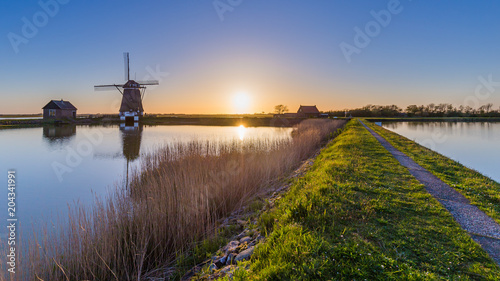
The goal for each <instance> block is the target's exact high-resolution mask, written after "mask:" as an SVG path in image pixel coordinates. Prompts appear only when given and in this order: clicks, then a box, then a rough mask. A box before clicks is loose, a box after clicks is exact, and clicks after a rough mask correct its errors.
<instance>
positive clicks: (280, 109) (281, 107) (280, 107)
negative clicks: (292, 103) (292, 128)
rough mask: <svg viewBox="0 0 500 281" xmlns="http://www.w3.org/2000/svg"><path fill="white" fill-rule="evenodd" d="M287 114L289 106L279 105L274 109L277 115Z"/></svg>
mask: <svg viewBox="0 0 500 281" xmlns="http://www.w3.org/2000/svg"><path fill="white" fill-rule="evenodd" d="M285 112H288V106H286V105H282V104H278V105H277V106H275V107H274V113H276V114H283V113H285Z"/></svg>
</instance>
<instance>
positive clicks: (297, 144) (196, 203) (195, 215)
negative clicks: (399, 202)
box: [22, 120, 345, 281]
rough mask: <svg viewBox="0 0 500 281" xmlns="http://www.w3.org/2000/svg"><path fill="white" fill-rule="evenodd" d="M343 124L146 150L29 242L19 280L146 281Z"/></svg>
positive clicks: (317, 123) (319, 123)
mask: <svg viewBox="0 0 500 281" xmlns="http://www.w3.org/2000/svg"><path fill="white" fill-rule="evenodd" d="M344 123H345V122H344V121H341V120H306V121H304V122H302V123H301V124H299V125H298V126H296V127H295V128H294V130H293V133H292V137H291V138H290V139H288V140H279V141H277V140H262V141H260V140H255V141H252V142H239V141H234V142H232V143H227V142H226V143H214V142H204V141H193V142H190V143H183V144H182V143H177V144H174V145H168V146H165V147H163V148H161V149H159V150H158V151H157V152H155V153H150V154H148V155H146V156H145V157H144V158H143V161H142V168H141V169H140V172H139V173H135V174H134V175H133V176H132V180H131V182H130V184H129V185H128V187H127V188H125V187H121V188H118V189H117V190H116V191H115V192H114V193H113V194H112V195H110V196H108V197H106V198H102V199H99V198H97V199H96V203H95V204H94V205H93V206H92V207H91V208H85V207H82V206H73V207H72V209H71V210H70V217H69V224H68V226H66V227H64V228H61V229H57V231H55V232H53V233H52V232H51V233H47V232H46V234H45V235H42V236H40V235H38V236H37V237H36V238H35V239H33V241H32V242H31V243H30V246H29V250H28V251H29V262H25V265H24V266H28V268H29V270H27V271H28V272H29V273H27V274H25V276H24V277H22V279H24V280H47V281H48V280H120V281H123V280H145V279H146V277H147V276H148V274H149V273H151V272H153V271H155V270H157V269H158V268H163V267H165V266H167V265H168V264H170V263H172V261H173V260H174V259H175V257H176V253H179V251H182V250H186V249H188V248H189V247H191V246H192V245H193V243H195V242H196V241H200V240H201V239H203V238H205V237H207V235H210V234H211V233H213V230H214V229H215V227H216V222H217V221H218V220H219V219H220V218H223V217H224V216H226V215H228V214H229V213H230V212H232V211H234V210H236V209H238V208H240V207H241V206H242V204H244V203H245V202H247V201H248V199H249V198H251V197H252V196H253V195H255V194H256V193H257V192H259V191H261V190H262V189H263V188H265V187H266V186H268V185H269V183H270V182H271V181H273V180H275V179H277V178H280V177H282V176H284V175H286V174H287V173H289V172H291V171H292V170H293V169H294V168H296V167H297V166H298V165H299V164H300V162H301V161H302V160H304V159H306V158H307V157H309V156H310V155H312V154H313V153H314V152H315V151H316V150H317V149H318V148H319V147H320V146H321V144H322V142H323V141H324V140H325V139H327V138H329V137H330V136H332V134H333V133H334V132H335V131H336V130H337V129H339V128H341V127H342V126H343V125H344ZM28 264H29V265H28Z"/></svg>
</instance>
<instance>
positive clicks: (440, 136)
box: [382, 122, 500, 182]
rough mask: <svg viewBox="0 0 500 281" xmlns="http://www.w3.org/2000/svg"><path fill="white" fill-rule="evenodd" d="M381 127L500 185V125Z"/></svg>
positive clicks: (388, 124) (396, 124)
mask: <svg viewBox="0 0 500 281" xmlns="http://www.w3.org/2000/svg"><path fill="white" fill-rule="evenodd" d="M382 126H383V127H384V128H386V129H389V130H391V131H393V132H396V133H398V134H400V135H402V136H405V137H406V138H408V139H411V140H413V141H416V142H417V143H419V144H421V145H423V146H425V147H427V148H429V149H432V150H434V151H437V152H439V153H441V154H443V155H445V156H447V157H449V158H451V159H453V160H455V161H458V162H460V163H461V164H463V165H465V166H467V167H469V168H472V169H474V170H476V171H478V172H480V173H482V174H483V175H486V176H488V177H490V178H492V179H493V180H495V181H497V182H500V123H499V122H383V123H382Z"/></svg>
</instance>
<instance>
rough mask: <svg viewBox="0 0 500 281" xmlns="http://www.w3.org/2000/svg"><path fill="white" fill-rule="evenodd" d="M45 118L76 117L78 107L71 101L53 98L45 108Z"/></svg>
mask: <svg viewBox="0 0 500 281" xmlns="http://www.w3.org/2000/svg"><path fill="white" fill-rule="evenodd" d="M42 109H43V119H63V118H76V110H77V109H76V107H75V106H74V105H72V104H71V103H70V102H69V101H65V100H62V99H61V100H51V101H50V102H49V103H48V104H47V105H46V106H44V107H43V108H42Z"/></svg>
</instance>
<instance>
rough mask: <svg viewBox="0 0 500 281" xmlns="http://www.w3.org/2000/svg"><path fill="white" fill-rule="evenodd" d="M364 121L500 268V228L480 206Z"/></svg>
mask: <svg viewBox="0 0 500 281" xmlns="http://www.w3.org/2000/svg"><path fill="white" fill-rule="evenodd" d="M360 122H361V124H362V125H363V126H364V127H365V128H366V129H367V130H368V131H369V132H370V133H371V134H372V135H373V136H374V137H375V138H376V139H377V140H378V141H379V142H380V143H381V144H382V146H383V147H384V148H385V149H387V150H388V151H389V152H390V153H391V154H392V156H394V158H396V160H398V161H399V163H401V165H403V166H404V167H406V168H407V169H408V170H409V171H410V173H411V174H412V175H413V176H414V177H415V178H416V179H417V180H418V181H419V182H420V183H422V184H423V185H424V186H425V189H426V190H427V192H429V193H430V194H431V195H432V196H434V198H436V199H437V200H438V201H439V202H440V203H441V204H442V205H443V206H444V207H445V208H446V209H447V210H448V211H449V212H450V213H451V215H452V216H453V217H454V218H455V220H456V221H457V222H458V223H459V224H460V226H461V227H462V228H463V229H465V230H466V231H467V232H468V233H469V235H470V236H471V237H472V239H473V240H474V241H476V242H477V243H479V245H481V247H482V248H483V249H484V250H485V251H486V252H487V253H488V254H489V255H490V256H491V257H492V258H493V259H494V260H495V262H496V263H497V264H498V265H500V225H499V224H498V223H497V222H495V221H494V220H493V219H492V218H490V217H489V216H488V215H486V214H485V213H484V212H483V211H481V210H479V209H478V208H477V207H476V206H473V205H471V204H470V202H469V200H468V199H467V198H465V197H464V196H463V195H462V194H460V193H459V192H458V191H456V190H455V189H454V188H452V187H450V186H449V185H448V184H446V183H444V182H443V181H442V180H440V179H439V178H438V177H436V176H435V175H433V174H432V173H430V172H429V171H427V170H426V169H424V168H423V167H422V166H420V165H418V164H417V163H415V161H413V160H412V159H411V158H410V157H408V156H407V155H406V154H404V153H402V152H401V151H399V150H397V149H396V148H395V147H394V146H392V145H391V144H390V143H389V142H388V141H387V140H385V139H384V138H383V137H381V136H380V135H379V134H377V133H376V132H374V131H373V130H372V129H370V128H369V127H367V126H366V125H365V124H364V123H363V122H362V121H361V120H360Z"/></svg>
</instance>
